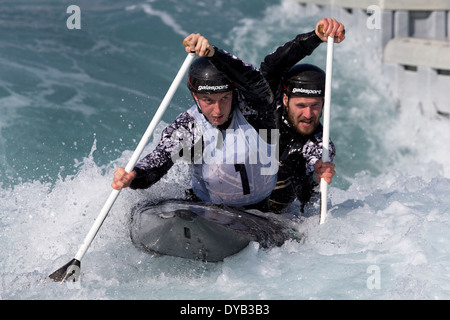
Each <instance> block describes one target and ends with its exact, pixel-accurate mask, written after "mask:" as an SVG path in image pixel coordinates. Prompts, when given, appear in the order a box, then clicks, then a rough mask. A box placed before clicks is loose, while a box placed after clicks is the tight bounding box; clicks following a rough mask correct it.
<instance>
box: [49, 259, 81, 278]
mask: <svg viewBox="0 0 450 320" xmlns="http://www.w3.org/2000/svg"><path fill="white" fill-rule="evenodd" d="M80 267H81V262H80V261H79V260H77V259H72V260H71V261H70V262H69V263H67V264H65V265H64V266H62V267H61V268H59V269H58V270H56V271H55V272H53V273H52V274H51V275H49V278H50V279H52V280H53V281H56V282H64V281H66V280H69V281H73V282H75V281H78V278H79V275H80Z"/></svg>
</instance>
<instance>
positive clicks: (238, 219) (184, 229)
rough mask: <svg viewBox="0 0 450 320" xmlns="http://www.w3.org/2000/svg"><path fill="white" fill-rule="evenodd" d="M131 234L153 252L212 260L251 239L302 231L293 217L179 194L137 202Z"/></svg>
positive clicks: (280, 238)
mask: <svg viewBox="0 0 450 320" xmlns="http://www.w3.org/2000/svg"><path fill="white" fill-rule="evenodd" d="M130 234H131V239H132V241H133V243H134V244H135V245H136V246H138V247H140V248H142V249H144V250H146V251H149V252H151V253H158V254H162V255H170V256H176V257H182V258H188V259H200V260H203V261H210V262H217V261H222V260H223V259H224V258H226V257H228V256H231V255H234V254H236V253H238V252H239V251H241V250H242V249H244V248H245V247H246V246H247V245H248V244H249V243H250V242H251V241H256V242H259V243H260V244H261V246H262V247H265V248H267V247H271V246H280V245H282V244H283V243H284V242H285V241H286V240H288V239H292V238H297V237H298V236H297V234H296V233H295V231H294V230H293V229H292V227H291V223H290V222H288V221H283V220H282V219H280V218H279V217H277V216H276V215H275V214H272V213H262V212H259V211H251V212H249V211H241V210H236V209H231V208H226V207H223V206H215V205H210V204H204V203H201V202H200V203H198V202H189V201H181V200H176V201H170V200H167V201H164V202H161V203H157V204H147V205H141V206H138V207H136V208H134V209H133V212H132V216H131V224H130Z"/></svg>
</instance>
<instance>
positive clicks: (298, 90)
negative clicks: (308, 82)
mask: <svg viewBox="0 0 450 320" xmlns="http://www.w3.org/2000/svg"><path fill="white" fill-rule="evenodd" d="M292 93H304V94H322V90H312V89H304V88H294V89H292Z"/></svg>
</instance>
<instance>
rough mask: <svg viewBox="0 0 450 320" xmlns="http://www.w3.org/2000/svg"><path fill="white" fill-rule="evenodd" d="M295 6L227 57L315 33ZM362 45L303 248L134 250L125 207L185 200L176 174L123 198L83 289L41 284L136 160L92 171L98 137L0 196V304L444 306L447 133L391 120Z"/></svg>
mask: <svg viewBox="0 0 450 320" xmlns="http://www.w3.org/2000/svg"><path fill="white" fill-rule="evenodd" d="M124 10H125V9H124ZM136 10H137V9H136ZM296 10H299V9H298V7H297V6H296V5H295V4H289V3H288V2H287V1H283V2H282V4H281V5H275V6H274V7H270V8H269V9H267V12H266V14H265V15H264V17H263V19H261V20H244V21H242V23H241V24H240V25H238V26H237V27H236V30H235V31H234V32H233V33H230V37H229V40H228V42H229V43H230V46H232V44H233V43H236V44H239V43H244V42H245V39H247V40H249V39H252V40H253V41H254V42H257V43H259V44H258V46H259V47H258V48H257V49H255V50H256V51H255V52H252V51H251V48H252V47H251V46H239V47H238V45H236V48H235V51H237V52H236V54H238V55H243V56H244V58H246V59H248V60H250V61H251V62H253V63H258V62H259V61H260V59H262V57H263V56H264V53H265V52H269V51H270V50H271V49H273V48H274V47H275V46H276V45H277V44H279V41H280V40H279V39H277V37H274V38H271V39H268V38H264V37H263V36H261V37H258V41H256V40H255V39H256V38H254V37H250V36H249V34H254V33H257V31H258V30H261V29H262V27H263V26H265V28H266V29H265V30H266V33H268V32H271V31H272V30H276V31H274V34H278V32H279V33H280V34H283V32H285V33H291V34H292V35H294V34H295V33H296V32H300V31H308V30H310V29H312V27H311V28H306V27H305V25H306V24H308V25H310V24H311V23H312V22H313V21H317V20H318V19H317V18H316V17H314V18H311V19H306V18H305V20H304V21H300V22H296V20H295V17H296V16H295V15H294V14H293V13H297V14H298V15H301V12H297V11H296ZM274 12H276V13H277V15H276V17H275V18H274V16H273V13H274ZM153 13H154V14H158V12H157V11H153ZM288 13H289V14H288ZM277 17H278V19H276V18H277ZM281 17H285V19H281ZM166 21H170V19H169V20H167V19H166ZM343 22H344V23H346V21H343ZM295 23H297V25H295ZM349 23H351V22H349ZM349 23H347V24H346V26H347V29H348V30H352V29H351V25H349ZM268 26H270V27H268ZM183 28H185V27H183ZM300 28H301V29H302V30H296V29H300ZM294 29H295V30H294ZM303 29H305V30H303ZM231 34H233V35H234V36H233V37H232V36H231ZM263 34H264V33H263ZM361 37H363V36H360V38H358V39H356V37H355V38H352V37H351V36H348V39H347V40H346V42H344V43H343V44H341V45H339V46H336V49H335V50H336V55H335V59H336V60H335V61H336V62H335V64H334V65H335V73H334V75H335V81H334V84H333V95H334V96H333V97H334V103H333V110H332V122H331V123H332V131H331V136H332V138H333V139H334V140H335V142H336V144H337V148H338V156H337V158H336V162H337V170H338V176H337V177H336V180H335V181H334V183H333V184H332V185H331V186H330V188H329V196H330V200H331V202H332V205H331V206H330V207H329V210H330V212H329V217H328V219H327V221H326V223H325V224H323V225H319V224H318V216H312V217H306V218H304V219H303V222H302V224H301V226H300V229H299V231H301V232H303V233H305V234H306V238H305V239H304V240H303V241H302V242H300V243H297V242H287V243H286V244H285V245H283V246H282V247H280V248H272V249H269V250H262V249H260V248H259V247H258V244H256V243H252V244H251V245H250V246H249V247H247V248H246V249H245V250H244V251H242V252H241V253H239V254H237V255H235V256H233V257H230V258H228V259H226V260H225V261H224V262H222V263H217V264H211V263H210V264H205V263H202V262H198V261H189V260H183V259H178V258H173V257H153V256H151V255H148V254H146V253H143V252H141V251H139V250H138V249H136V248H134V246H133V245H132V244H131V241H130V239H129V235H128V213H129V210H130V208H131V207H132V206H133V205H134V204H135V203H136V202H137V201H139V200H140V199H143V198H145V197H153V198H158V197H164V196H165V195H167V194H171V195H173V194H174V195H175V196H177V195H178V196H181V195H182V194H183V190H184V188H185V187H186V186H187V184H188V180H187V179H186V178H183V174H184V173H186V168H184V167H176V168H174V170H172V171H171V172H170V174H169V175H168V176H167V177H166V178H164V179H163V180H162V181H161V182H160V183H158V185H156V186H154V187H153V188H151V189H149V190H146V191H138V192H135V191H130V190H126V191H124V192H122V193H121V195H120V196H119V199H118V200H117V202H116V203H115V205H114V206H113V209H112V210H111V212H110V214H109V216H108V218H107V219H106V221H105V223H104V224H103V226H102V228H101V230H100V232H99V233H98V235H97V236H96V238H95V240H94V242H93V244H92V246H91V247H90V248H89V250H88V252H87V253H86V256H85V258H84V259H83V261H82V268H81V271H82V274H81V276H82V281H81V283H80V286H79V287H76V288H70V286H68V285H66V284H63V285H61V284H57V283H53V282H52V281H50V280H49V279H48V275H49V274H50V273H51V272H53V271H55V270H56V269H58V268H59V267H61V266H62V265H64V264H65V263H66V262H68V261H69V260H71V259H72V258H73V256H74V255H75V253H76V252H77V250H78V248H79V246H80V245H81V243H82V241H83V239H84V237H85V235H86V234H87V232H88V230H89V228H90V227H91V225H92V223H93V221H94V219H95V218H96V217H97V214H98V213H99V211H100V209H101V207H102V206H103V203H104V201H106V198H107V197H108V195H109V192H110V189H109V185H110V183H111V177H112V172H113V171H114V169H115V168H116V167H117V166H118V165H123V164H125V163H126V162H127V161H128V159H129V158H130V156H131V151H126V152H124V153H123V154H122V155H121V156H120V157H118V159H116V160H115V161H113V162H112V163H110V164H108V165H106V166H104V165H98V164H97V162H96V155H97V154H98V153H99V152H101V150H97V147H96V144H95V138H94V137H93V138H92V145H93V146H92V150H91V153H90V154H87V155H85V158H83V160H82V161H78V162H77V161H76V163H75V165H74V168H76V172H77V173H76V174H75V175H72V176H67V177H60V178H59V179H56V182H55V183H46V182H40V181H34V182H24V183H19V184H17V185H15V186H14V187H7V188H3V189H1V193H0V202H1V205H0V208H1V212H0V218H1V219H0V228H1V229H0V230H1V233H0V248H1V253H0V272H1V279H0V298H2V299H449V298H450V252H449V251H450V245H449V242H450V200H449V197H448V195H449V194H450V163H449V161H448V156H449V147H448V141H449V139H450V124H449V122H448V120H445V119H434V118H432V119H431V118H427V117H424V116H423V115H421V114H420V112H419V111H416V110H414V109H411V110H408V111H407V112H402V113H400V114H397V113H396V112H395V108H394V106H393V103H392V102H391V101H390V100H389V95H388V94H387V90H385V88H386V85H387V84H388V82H389V79H385V78H384V76H383V74H382V71H381V67H380V61H379V57H378V56H377V54H375V53H374V52H373V47H371V43H372V42H371V41H373V39H371V38H370V36H364V37H363V38H361ZM365 37H367V38H365ZM286 40H288V39H283V41H286ZM361 41H363V43H364V44H365V45H361ZM249 50H250V51H249ZM230 51H232V50H230ZM324 53H325V51H324V46H322V47H321V48H319V49H318V50H317V51H316V53H315V54H314V57H313V58H311V59H312V61H314V62H315V61H323V60H322V58H323V57H324ZM315 63H318V64H319V62H315ZM320 63H322V62H320ZM322 66H323V65H322ZM350 70H351V71H352V73H351V74H349V71H350ZM162 127H163V125H161V126H160V127H159V132H160V130H161V128H162ZM155 136H157V137H158V136H159V133H158V132H157V133H155ZM152 146H154V143H151V145H150V146H149V147H148V148H147V150H146V152H148V151H149V150H151V148H152ZM144 153H145V152H144ZM79 158H80V157H77V159H79ZM296 209H297V208H296V206H295V205H294V207H293V208H292V211H291V212H295V210H296Z"/></svg>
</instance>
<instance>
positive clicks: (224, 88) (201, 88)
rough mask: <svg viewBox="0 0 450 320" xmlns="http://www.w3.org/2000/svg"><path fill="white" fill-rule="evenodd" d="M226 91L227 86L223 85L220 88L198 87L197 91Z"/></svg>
mask: <svg viewBox="0 0 450 320" xmlns="http://www.w3.org/2000/svg"><path fill="white" fill-rule="evenodd" d="M227 89H228V84H223V85H221V86H198V89H197V90H198V91H202V90H212V91H217V90H227Z"/></svg>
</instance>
